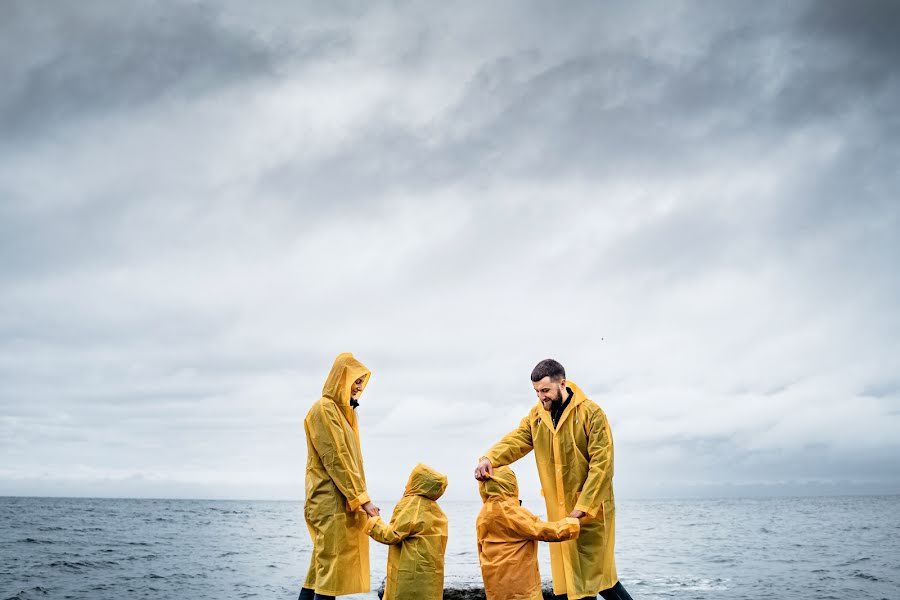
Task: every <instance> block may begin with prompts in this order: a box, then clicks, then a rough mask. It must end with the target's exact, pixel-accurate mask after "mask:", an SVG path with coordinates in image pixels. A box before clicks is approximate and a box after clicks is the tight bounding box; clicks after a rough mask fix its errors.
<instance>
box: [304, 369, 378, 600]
mask: <svg viewBox="0 0 900 600" xmlns="http://www.w3.org/2000/svg"><path fill="white" fill-rule="evenodd" d="M370 375H371V373H370V372H369V370H368V369H367V368H366V367H365V366H364V365H363V364H362V363H361V362H359V361H358V360H356V359H355V358H354V357H353V355H352V354H350V353H349V352H345V353H344V354H340V355H338V357H337V358H336V359H335V360H334V365H332V367H331V372H330V373H329V374H328V379H326V380H325V386H324V387H323V388H322V397H321V398H320V399H319V400H318V401H317V402H316V403H315V404H313V405H312V408H310V409H309V413H308V414H307V415H306V419H305V420H304V421H303V427H304V429H305V431H306V448H307V460H306V504H305V505H304V508H303V512H304V516H305V517H306V525H307V527H308V528H309V534H310V536H311V537H312V542H313V551H312V558H311V560H310V564H309V571H308V572H307V574H306V580H305V582H304V583H303V589H302V590H301V591H300V600H313V599H315V600H325V599H328V598H333V597H334V596H341V595H344V594H358V593H363V592H368V591H369V587H370V585H369V584H370V576H369V538H368V537H367V536H366V520H367V519H368V516H376V515H378V513H379V510H378V507H376V506H375V505H374V504H372V500H371V499H370V498H369V494H368V493H367V491H366V476H365V474H364V473H363V460H362V451H361V449H360V444H359V425H358V424H357V419H356V411H355V408H356V407H357V406H359V402H358V400H359V396H360V394H362V392H363V390H364V389H365V387H366V384H368V382H369V377H370Z"/></svg>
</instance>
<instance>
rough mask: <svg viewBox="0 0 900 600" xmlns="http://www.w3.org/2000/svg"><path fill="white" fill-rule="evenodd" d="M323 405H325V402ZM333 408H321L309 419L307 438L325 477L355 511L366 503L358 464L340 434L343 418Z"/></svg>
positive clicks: (367, 497) (360, 469) (366, 495)
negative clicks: (326, 475) (326, 474)
mask: <svg viewBox="0 0 900 600" xmlns="http://www.w3.org/2000/svg"><path fill="white" fill-rule="evenodd" d="M326 406H327V405H326ZM343 418H344V417H343V415H341V414H340V413H339V412H338V411H337V410H329V409H327V408H326V409H323V410H321V411H318V412H316V413H314V414H313V415H312V418H311V419H310V425H311V426H310V428H309V431H310V439H311V440H312V444H313V447H315V449H316V452H317V453H318V454H319V458H320V459H321V460H322V465H323V466H324V467H325V470H326V471H327V472H328V476H329V477H331V480H332V481H334V484H335V485H336V486H337V488H338V490H339V491H340V492H341V494H343V495H344V497H345V498H346V499H347V504H348V505H349V507H350V511H351V512H352V511H355V510H357V509H358V508H359V507H360V506H362V505H363V504H365V503H366V502H369V501H370V500H371V498H369V494H368V493H367V492H366V484H365V480H364V479H363V474H362V465H358V464H356V460H354V458H353V455H352V454H351V453H350V451H349V448H347V447H346V442H345V441H344V439H343V438H342V436H341V435H340V432H341V431H342V424H341V421H340V419H343Z"/></svg>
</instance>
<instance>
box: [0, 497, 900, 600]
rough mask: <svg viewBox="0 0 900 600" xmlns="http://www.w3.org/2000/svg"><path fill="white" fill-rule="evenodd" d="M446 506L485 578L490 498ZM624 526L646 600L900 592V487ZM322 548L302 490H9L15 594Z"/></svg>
mask: <svg viewBox="0 0 900 600" xmlns="http://www.w3.org/2000/svg"><path fill="white" fill-rule="evenodd" d="M441 505H442V507H443V509H444V511H445V512H446V513H447V516H448V518H449V521H450V533H449V542H448V546H447V553H446V556H445V569H446V577H445V587H446V588H450V587H453V586H460V585H466V584H472V583H475V582H479V581H480V573H479V569H478V557H477V554H476V548H475V532H474V523H475V517H476V515H477V513H478V510H479V508H480V505H479V504H477V503H471V502H450V501H448V502H442V503H441ZM526 506H528V507H529V508H531V509H532V511H534V512H535V513H538V514H540V513H541V507H540V505H539V504H537V503H531V504H529V503H527V502H526ZM391 508H392V507H391V506H390V505H389V504H387V503H382V511H383V513H384V514H387V515H389V514H390V509H391ZM616 528H617V540H616V557H617V564H618V571H619V578H620V580H621V582H622V584H623V585H624V586H625V587H626V588H627V589H628V591H629V592H630V593H631V595H632V596H633V597H634V599H635V600H641V599H646V600H649V599H657V598H682V599H698V600H700V599H703V600H707V599H709V600H712V599H716V600H718V599H742V600H743V599H747V600H749V599H751V598H754V599H755V598H784V599H791V600H806V599H809V600H813V599H815V600H825V599H842V600H843V599H847V598H853V599H854V600H866V599H871V600H900V496H859V497H849V496H848V497H804V498H745V499H733V498H731V499H679V500H626V499H621V500H618V502H617V521H616ZM310 548H311V546H310V540H309V536H308V534H307V530H306V526H305V523H304V520H303V507H302V504H301V503H299V502H277V501H272V502H269V501H222V500H147V499H85V498H24V497H0V599H3V600H7V599H8V600H26V599H36V598H70V599H78V600H82V599H83V600H104V599H110V600H113V599H115V600H122V599H123V598H127V599H129V600H137V599H154V600H156V599H159V600H164V599H165V600H171V599H182V598H184V599H192V600H213V599H215V600H228V599H232V598H266V599H279V600H281V599H283V600H288V599H290V600H293V599H294V598H296V597H297V595H298V593H299V591H300V585H301V583H302V581H303V577H304V575H305V573H306V568H307V566H308V564H309V558H310ZM370 556H371V565H372V590H373V591H372V592H371V593H369V594H361V595H355V596H344V598H346V599H353V600H362V599H374V598H377V596H376V594H375V590H376V589H377V588H378V587H379V586H380V584H381V582H382V581H383V579H384V574H385V567H386V563H387V548H386V547H385V546H381V545H379V544H377V543H375V542H372V544H371V550H370ZM540 562H541V574H542V575H543V576H544V577H545V578H547V577H549V574H550V568H549V552H548V550H547V545H546V544H542V545H541V548H540Z"/></svg>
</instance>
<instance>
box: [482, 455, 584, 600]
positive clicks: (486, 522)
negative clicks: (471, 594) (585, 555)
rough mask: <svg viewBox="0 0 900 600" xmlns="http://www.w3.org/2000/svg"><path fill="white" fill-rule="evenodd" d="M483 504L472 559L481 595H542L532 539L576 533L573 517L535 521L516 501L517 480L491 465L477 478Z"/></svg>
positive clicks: (513, 599)
mask: <svg viewBox="0 0 900 600" xmlns="http://www.w3.org/2000/svg"><path fill="white" fill-rule="evenodd" d="M479 488H480V491H481V499H482V500H484V506H482V507H481V512H480V513H478V519H477V521H476V522H475V531H476V534H477V537H478V562H479V563H481V577H482V579H484V593H485V594H486V595H487V600H542V598H543V597H544V596H543V594H542V592H541V573H540V571H539V570H538V559H537V541H538V540H541V541H543V542H562V541H565V540H571V539H572V538H575V537H577V536H578V530H579V523H578V519H575V518H572V517H566V518H565V519H562V520H560V521H556V522H553V523H547V522H545V521H541V520H540V519H539V518H538V517H537V516H536V515H534V514H532V513H531V511H529V510H528V509H527V508H524V507H522V506H521V505H520V504H519V483H518V481H516V474H515V473H513V470H512V469H510V468H509V467H497V468H496V469H494V473H493V474H492V475H491V478H490V479H486V480H484V481H481V482H479Z"/></svg>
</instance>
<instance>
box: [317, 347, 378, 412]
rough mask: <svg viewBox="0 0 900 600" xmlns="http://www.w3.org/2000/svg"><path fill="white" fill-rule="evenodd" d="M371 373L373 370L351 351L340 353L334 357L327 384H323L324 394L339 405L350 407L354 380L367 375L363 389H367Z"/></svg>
mask: <svg viewBox="0 0 900 600" xmlns="http://www.w3.org/2000/svg"><path fill="white" fill-rule="evenodd" d="M371 375H372V372H371V371H369V369H367V368H366V366H365V365H364V364H362V363H361V362H359V361H358V360H356V359H355V358H354V357H353V355H352V354H350V353H349V352H344V353H342V354H338V356H337V358H335V359H334V364H333V365H331V372H330V373H328V379H326V380H325V385H324V386H322V395H323V396H324V397H326V398H330V399H332V400H334V401H335V402H336V403H337V404H338V406H341V407H349V406H350V388H351V386H352V385H353V382H354V381H356V380H357V379H359V378H360V377H363V376H365V379H363V382H362V389H363V391H365V389H366V384H368V383H369V377H370V376H371ZM361 393H362V392H360V394H361Z"/></svg>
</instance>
